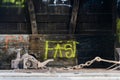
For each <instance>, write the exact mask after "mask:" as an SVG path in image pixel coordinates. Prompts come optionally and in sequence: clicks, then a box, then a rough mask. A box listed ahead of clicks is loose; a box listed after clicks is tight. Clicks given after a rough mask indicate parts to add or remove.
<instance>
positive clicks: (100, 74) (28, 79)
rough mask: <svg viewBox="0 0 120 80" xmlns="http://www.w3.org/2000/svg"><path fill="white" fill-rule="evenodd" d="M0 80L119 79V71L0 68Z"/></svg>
mask: <svg viewBox="0 0 120 80" xmlns="http://www.w3.org/2000/svg"><path fill="white" fill-rule="evenodd" d="M0 80H120V71H119V70H116V71H110V70H103V69H82V70H74V71H61V72H60V71H56V72H49V71H44V72H43V71H41V70H0Z"/></svg>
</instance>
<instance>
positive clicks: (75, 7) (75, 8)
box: [69, 0, 80, 34]
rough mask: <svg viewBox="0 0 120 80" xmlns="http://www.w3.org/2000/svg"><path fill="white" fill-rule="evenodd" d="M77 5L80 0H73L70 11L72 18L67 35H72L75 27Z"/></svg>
mask: <svg viewBox="0 0 120 80" xmlns="http://www.w3.org/2000/svg"><path fill="white" fill-rule="evenodd" d="M79 4H80V0H74V1H73V9H72V16H71V20H70V24H69V34H74V33H75V29H76V25H77V17H78V11H79Z"/></svg>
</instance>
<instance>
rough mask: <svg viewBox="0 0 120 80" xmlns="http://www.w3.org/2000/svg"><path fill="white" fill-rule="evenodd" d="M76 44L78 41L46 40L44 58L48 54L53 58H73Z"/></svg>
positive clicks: (46, 57)
mask: <svg viewBox="0 0 120 80" xmlns="http://www.w3.org/2000/svg"><path fill="white" fill-rule="evenodd" d="M76 44H79V43H78V42H76V41H46V42H45V46H46V47H45V58H44V59H48V55H52V56H53V57H52V58H54V59H56V58H57V57H58V56H59V57H60V58H63V57H64V58H75V56H76ZM51 52H52V53H51Z"/></svg>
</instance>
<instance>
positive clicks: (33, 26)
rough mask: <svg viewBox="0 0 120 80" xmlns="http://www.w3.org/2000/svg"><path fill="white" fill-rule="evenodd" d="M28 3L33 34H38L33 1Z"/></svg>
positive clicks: (29, 0)
mask: <svg viewBox="0 0 120 80" xmlns="http://www.w3.org/2000/svg"><path fill="white" fill-rule="evenodd" d="M27 3H28V11H29V15H30V22H31V29H32V34H38V30H37V22H36V15H35V10H34V4H33V1H32V0H27Z"/></svg>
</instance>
